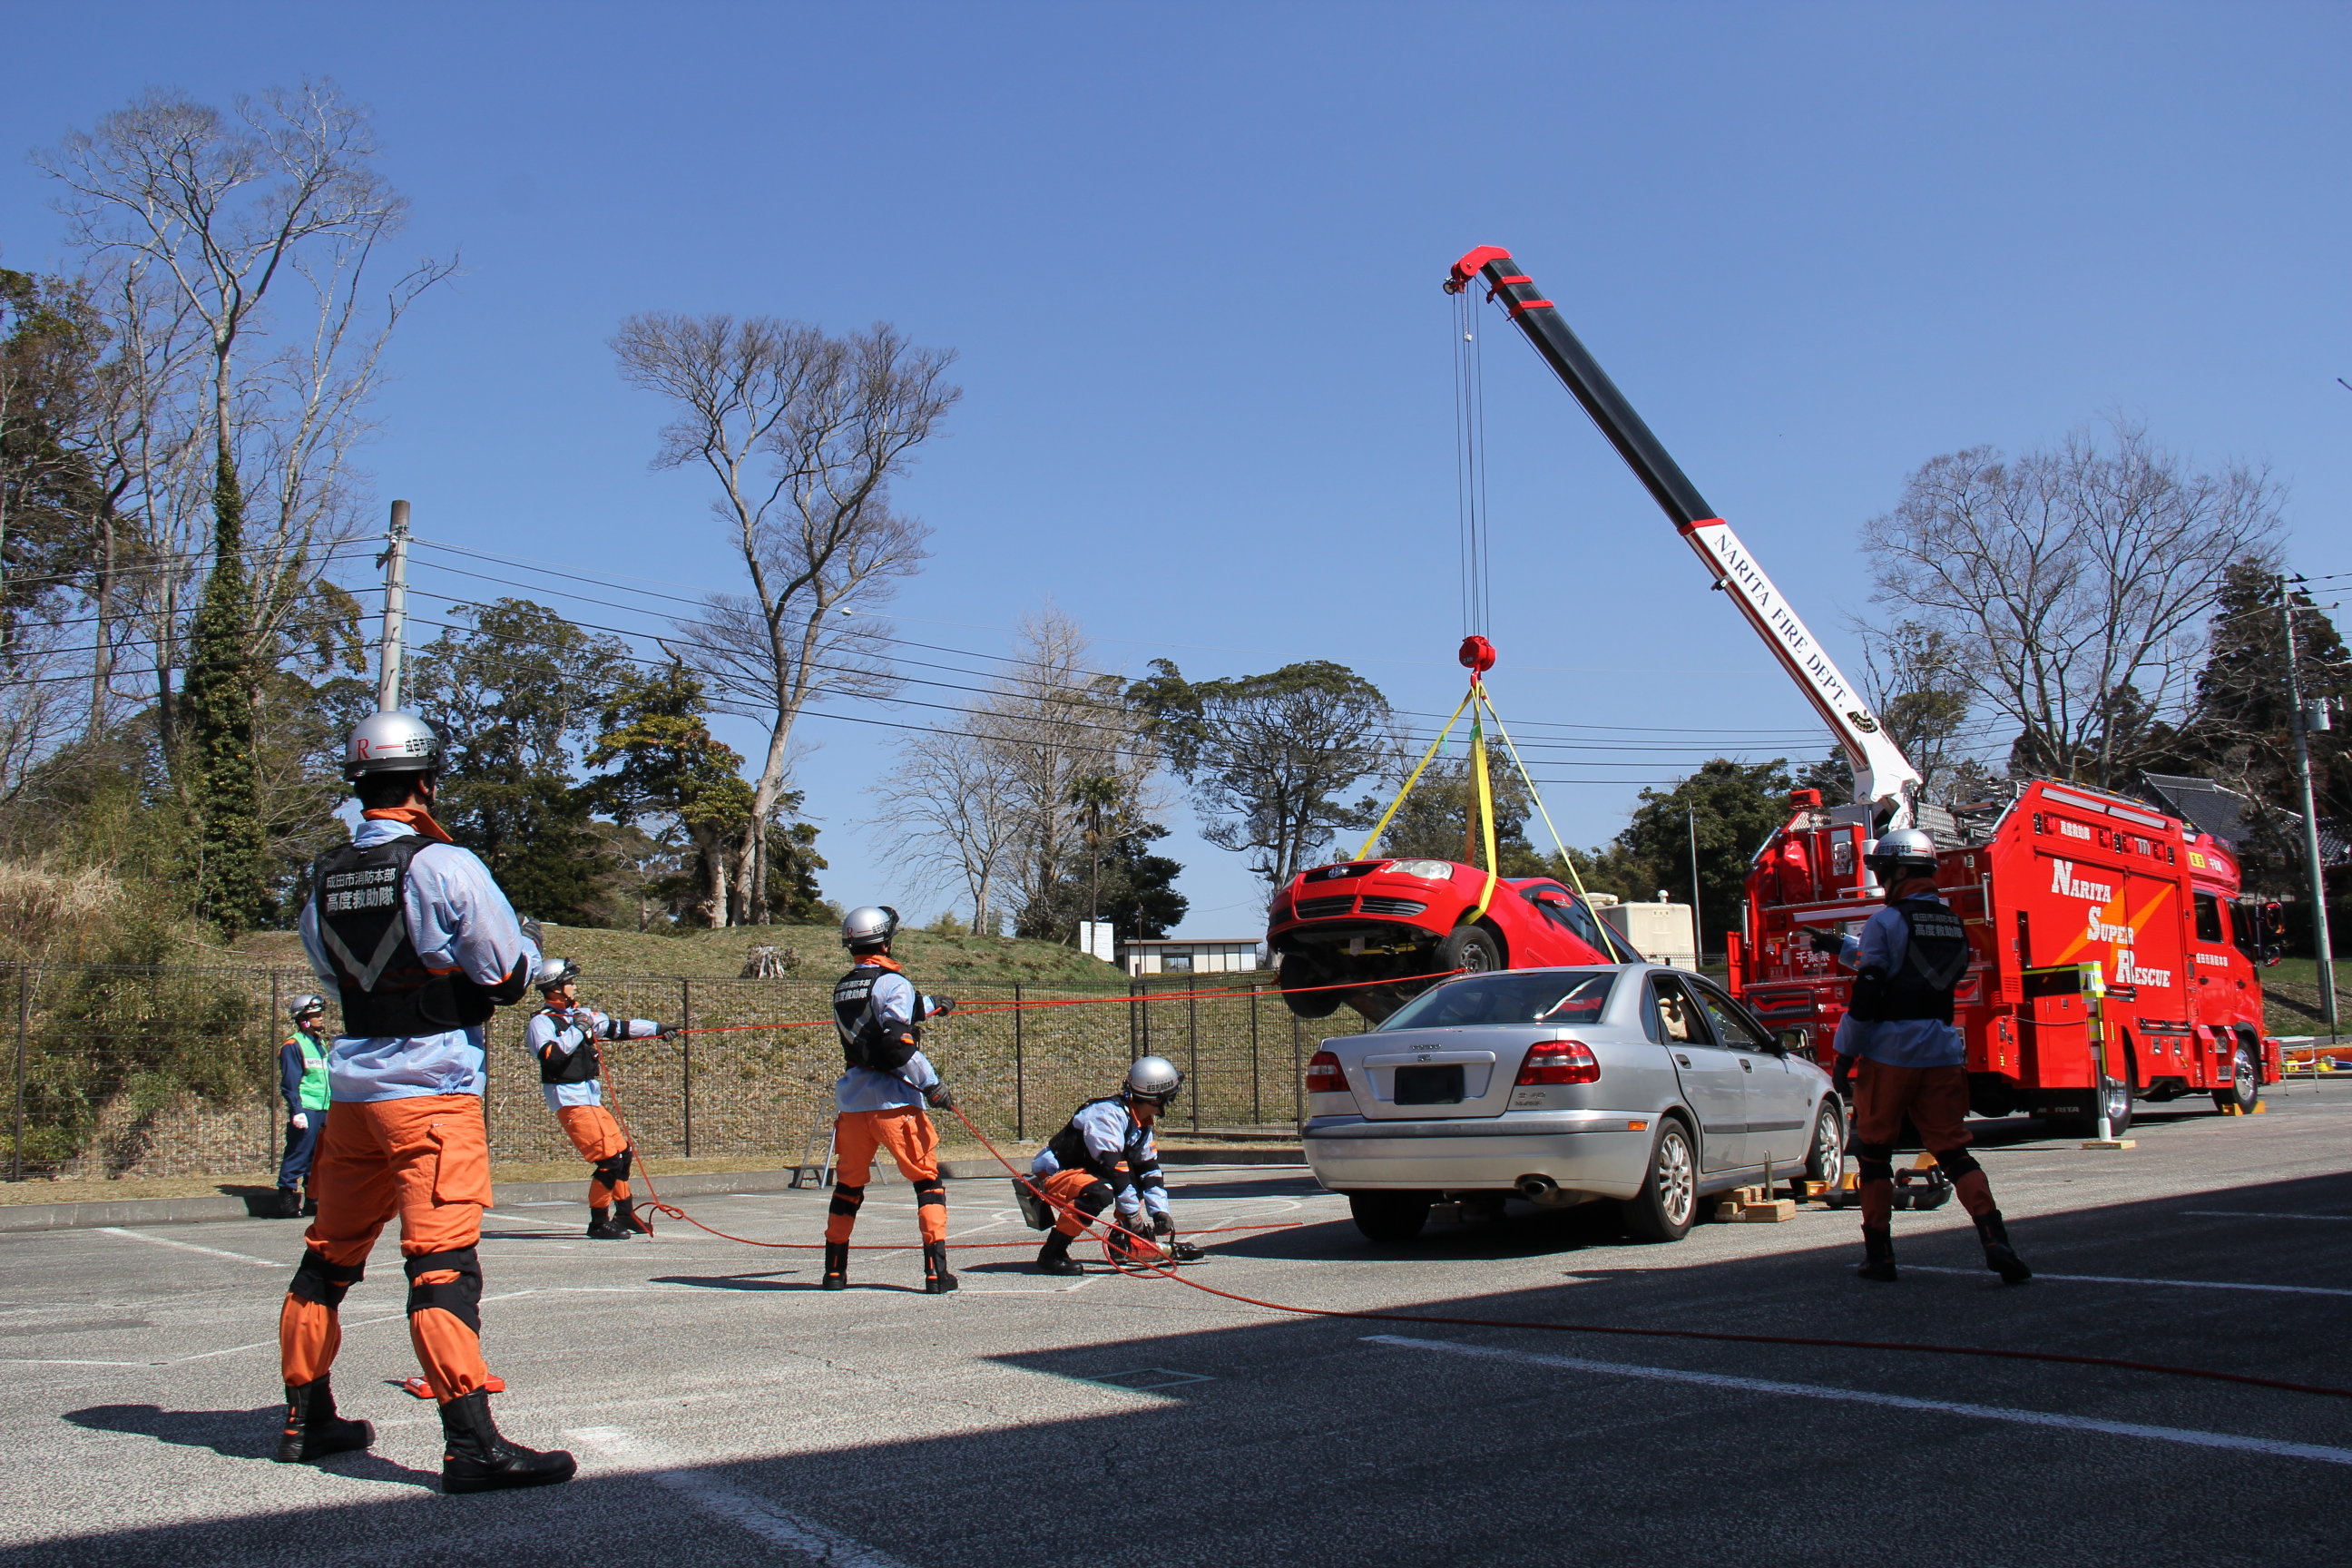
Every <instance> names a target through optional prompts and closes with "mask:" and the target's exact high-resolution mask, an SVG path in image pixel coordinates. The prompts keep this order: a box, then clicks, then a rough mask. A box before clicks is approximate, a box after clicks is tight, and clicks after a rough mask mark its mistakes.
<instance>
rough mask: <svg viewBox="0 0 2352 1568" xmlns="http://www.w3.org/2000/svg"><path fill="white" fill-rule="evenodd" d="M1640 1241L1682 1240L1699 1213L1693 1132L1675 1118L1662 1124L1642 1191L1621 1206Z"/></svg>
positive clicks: (1630, 1230) (1627, 1227) (1619, 1209)
mask: <svg viewBox="0 0 2352 1568" xmlns="http://www.w3.org/2000/svg"><path fill="white" fill-rule="evenodd" d="M1617 1212H1618V1213H1619V1214H1620V1215H1622V1216H1623V1217H1624V1221H1625V1230H1626V1233H1627V1234H1628V1235H1630V1236H1632V1237H1633V1239H1634V1240H1636V1241H1680V1240H1681V1239H1682V1238H1683V1237H1684V1236H1685V1235H1686V1234H1688V1232H1689V1230H1690V1227H1691V1220H1692V1218H1693V1217H1694V1216H1695V1215H1696V1214H1697V1213H1698V1162H1697V1160H1696V1159H1695V1158H1693V1157H1692V1154H1691V1141H1690V1131H1689V1129H1687V1128H1685V1126H1684V1125H1683V1124H1682V1123H1681V1122H1679V1121H1675V1119H1674V1118H1672V1117H1668V1118H1666V1119H1665V1120H1664V1121H1661V1122H1660V1123H1659V1124H1658V1141H1657V1142H1655V1143H1654V1144H1652V1145H1651V1148H1650V1174H1649V1178H1648V1179H1647V1180H1646V1181H1644V1182H1643V1184H1642V1190H1641V1191H1640V1192H1638V1193H1636V1194H1634V1195H1633V1196H1632V1197H1630V1198H1627V1199H1626V1200H1624V1201H1623V1202H1622V1203H1620V1204H1619V1205H1617Z"/></svg>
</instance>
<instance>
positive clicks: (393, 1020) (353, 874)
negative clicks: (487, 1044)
mask: <svg viewBox="0 0 2352 1568" xmlns="http://www.w3.org/2000/svg"><path fill="white" fill-rule="evenodd" d="M432 842H433V840H431V839H429V838H426V837H424V836H423V835H422V834H415V833H412V834H408V835H405V836H404V837H399V838H388V839H386V840H384V841H383V843H381V844H371V845H368V846H367V847H364V848H362V847H360V846H359V845H356V844H345V845H342V846H341V847H337V848H333V849H330V850H328V851H327V852H326V853H325V854H323V855H321V856H320V857H319V858H318V859H317V860H315V861H313V862H312V863H311V866H310V898H311V901H312V903H313V904H314V905H315V906H316V908H317V910H318V922H319V945H320V946H321V947H323V948H325V949H326V952H327V961H328V963H329V964H330V966H331V967H332V968H333V970H334V972H335V985H336V989H337V990H338V991H339V992H340V993H341V997H342V1004H343V1033H344V1034H346V1035H354V1036H369V1037H375V1036H390V1037H408V1036H414V1035H437V1034H441V1033H443V1032H444V1031H446V1030H449V1029H462V1028H466V1027H468V1026H472V1025H475V1024H480V1023H485V1022H487V1021H488V1018H489V1016H490V1014H491V1012H492V1011H493V1008H492V1006H491V1003H490V998H489V994H488V992H486V991H485V990H484V989H483V988H482V987H481V986H479V985H477V984H474V982H473V981H472V980H470V979H468V978H467V977H466V976H465V975H463V974H436V973H433V972H432V971H431V970H429V969H427V968H425V961H424V960H423V959H422V958H420V957H418V956H417V952H416V944H415V942H411V941H410V940H409V934H408V863H409V862H410V861H411V860H413V859H415V858H416V852H417V851H418V850H420V849H422V848H424V847H425V846H426V845H427V844H430V843H432Z"/></svg>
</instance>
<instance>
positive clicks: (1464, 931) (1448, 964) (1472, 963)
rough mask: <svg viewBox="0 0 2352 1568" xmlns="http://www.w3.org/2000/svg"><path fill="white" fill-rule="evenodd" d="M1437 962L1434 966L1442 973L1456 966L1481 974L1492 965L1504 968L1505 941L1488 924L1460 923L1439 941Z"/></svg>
mask: <svg viewBox="0 0 2352 1568" xmlns="http://www.w3.org/2000/svg"><path fill="white" fill-rule="evenodd" d="M1435 957H1436V960H1437V962H1436V963H1433V964H1432V965H1431V966H1430V967H1432V968H1433V969H1434V970H1435V971H1436V972H1437V973H1440V974H1445V973H1452V972H1453V971H1454V970H1456V969H1460V970H1465V971H1467V972H1468V973H1472V974H1481V973H1486V971H1487V970H1490V969H1501V968H1503V967H1504V963H1503V944H1502V943H1501V942H1498V941H1496V938H1495V933H1494V932H1493V931H1488V930H1487V929H1486V927H1485V926H1477V925H1468V926H1456V927H1454V930H1453V931H1451V932H1449V933H1448V934H1447V936H1446V938H1445V940H1444V942H1439V943H1438V944H1437V952H1436V954H1435Z"/></svg>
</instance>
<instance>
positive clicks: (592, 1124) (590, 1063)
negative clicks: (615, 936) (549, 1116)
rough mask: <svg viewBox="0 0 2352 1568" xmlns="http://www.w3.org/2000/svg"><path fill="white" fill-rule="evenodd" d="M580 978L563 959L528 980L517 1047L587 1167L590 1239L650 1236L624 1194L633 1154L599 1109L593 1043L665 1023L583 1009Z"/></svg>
mask: <svg viewBox="0 0 2352 1568" xmlns="http://www.w3.org/2000/svg"><path fill="white" fill-rule="evenodd" d="M579 978H580V966H579V965H578V964H576V963H572V961H571V960H570V959H568V958H550V959H546V960H543V961H542V962H541V963H540V966H539V971H538V973H535V974H534V975H532V976H531V984H534V985H536V986H538V987H539V994H540V998H541V1004H542V1005H541V1008H540V1010H539V1011H538V1012H537V1013H534V1014H532V1015H531V1019H530V1023H528V1024H526V1025H524V1026H523V1034H522V1040H523V1048H524V1049H526V1050H528V1051H530V1054H531V1056H532V1058H534V1059H535V1060H536V1061H537V1062H538V1064H539V1087H540V1092H541V1094H544V1095H545V1096H547V1108H548V1109H549V1110H552V1111H553V1112H555V1120H556V1121H557V1122H558V1123H559V1124H561V1125H562V1128H563V1132H564V1136H566V1137H568V1138H570V1139H571V1140H572V1147H573V1148H574V1149H577V1150H579V1151H580V1157H581V1158H582V1159H583V1160H585V1161H587V1162H588V1163H589V1165H590V1166H591V1167H592V1168H593V1173H592V1174H591V1175H590V1176H589V1178H588V1238H589V1239H590V1240H591V1241H626V1240H627V1239H628V1238H629V1237H632V1236H644V1235H647V1234H650V1233H649V1232H648V1230H647V1229H646V1223H645V1222H644V1221H643V1220H641V1219H639V1218H638V1217H637V1206H636V1203H635V1199H633V1198H631V1197H630V1195H629V1162H630V1161H631V1160H632V1159H633V1158H634V1157H635V1150H633V1149H631V1148H630V1147H629V1139H628V1134H626V1133H625V1132H623V1131H621V1124H620V1123H619V1122H618V1121H614V1117H613V1113H612V1112H611V1111H609V1110H605V1109H604V1056H603V1054H602V1052H601V1051H600V1050H599V1048H598V1047H597V1045H596V1042H597V1041H598V1040H651V1039H658V1038H660V1037H662V1036H664V1035H667V1034H668V1033H669V1027H668V1026H667V1025H664V1024H657V1023H656V1022H654V1020H652V1019H651V1018H608V1017H606V1016H604V1014H602V1013H599V1012H597V1011H596V1010H595V1009H594V1008H593V1007H583V1006H581V1005H580V992H579V985H578V981H579Z"/></svg>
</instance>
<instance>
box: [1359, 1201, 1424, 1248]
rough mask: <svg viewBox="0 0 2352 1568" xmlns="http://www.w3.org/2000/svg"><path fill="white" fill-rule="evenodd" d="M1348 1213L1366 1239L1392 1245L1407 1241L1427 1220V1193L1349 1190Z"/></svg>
mask: <svg viewBox="0 0 2352 1568" xmlns="http://www.w3.org/2000/svg"><path fill="white" fill-rule="evenodd" d="M1348 1213H1349V1215H1352V1216H1353V1217H1354V1219H1355V1222H1356V1228H1357V1229H1358V1230H1360V1231H1362V1232H1363V1233H1364V1239H1365V1240H1366V1241H1377V1242H1379V1243H1381V1245H1382V1246H1385V1247H1395V1246H1398V1245H1400V1244H1402V1243H1404V1242H1408V1241H1411V1240H1412V1238H1413V1237H1417V1236H1419V1235H1420V1234H1421V1227H1422V1226H1425V1225H1427V1224H1428V1223H1429V1194H1427V1193H1349V1194H1348Z"/></svg>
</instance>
